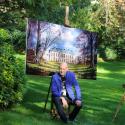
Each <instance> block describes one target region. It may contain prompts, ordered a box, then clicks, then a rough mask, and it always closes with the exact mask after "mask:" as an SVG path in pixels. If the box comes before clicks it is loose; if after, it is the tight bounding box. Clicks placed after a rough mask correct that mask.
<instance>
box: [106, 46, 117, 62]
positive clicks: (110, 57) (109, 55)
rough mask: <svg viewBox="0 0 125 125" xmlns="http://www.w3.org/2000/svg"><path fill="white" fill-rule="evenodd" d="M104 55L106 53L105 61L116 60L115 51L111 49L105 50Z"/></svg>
mask: <svg viewBox="0 0 125 125" xmlns="http://www.w3.org/2000/svg"><path fill="white" fill-rule="evenodd" d="M105 53H106V59H107V60H115V59H117V52H116V50H114V49H111V48H106V50H105Z"/></svg>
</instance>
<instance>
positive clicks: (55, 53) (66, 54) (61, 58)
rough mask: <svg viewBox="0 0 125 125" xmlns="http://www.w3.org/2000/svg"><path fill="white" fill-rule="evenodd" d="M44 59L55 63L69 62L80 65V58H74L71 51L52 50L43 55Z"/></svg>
mask: <svg viewBox="0 0 125 125" xmlns="http://www.w3.org/2000/svg"><path fill="white" fill-rule="evenodd" d="M43 58H44V59H45V60H46V61H55V62H67V63H73V64H77V63H78V56H76V57H75V56H74V55H73V52H72V51H71V50H69V49H67V50H66V49H58V48H54V49H50V50H49V51H46V52H45V54H44V55H43Z"/></svg>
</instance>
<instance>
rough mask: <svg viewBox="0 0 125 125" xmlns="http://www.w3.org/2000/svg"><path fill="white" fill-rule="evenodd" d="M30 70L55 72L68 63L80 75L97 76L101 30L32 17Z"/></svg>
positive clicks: (81, 76) (28, 61)
mask: <svg viewBox="0 0 125 125" xmlns="http://www.w3.org/2000/svg"><path fill="white" fill-rule="evenodd" d="M26 36H27V37H26V41H27V42H26V45H27V48H26V49H27V56H26V73H27V74H33V75H43V76H46V75H52V74H53V73H55V72H58V70H59V69H58V68H59V64H60V63H62V62H66V63H68V67H69V70H71V71H73V72H74V73H76V75H77V77H78V78H87V79H96V63H97V48H96V47H97V33H95V32H90V31H86V30H81V29H77V28H69V27H65V26H63V25H58V24H53V23H49V22H42V21H38V20H32V19H29V20H28V23H27V35H26Z"/></svg>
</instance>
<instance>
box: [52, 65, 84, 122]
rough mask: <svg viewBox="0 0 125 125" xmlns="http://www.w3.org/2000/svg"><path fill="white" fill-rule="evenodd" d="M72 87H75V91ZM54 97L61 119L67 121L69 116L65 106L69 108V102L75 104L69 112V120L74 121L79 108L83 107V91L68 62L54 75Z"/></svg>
mask: <svg viewBox="0 0 125 125" xmlns="http://www.w3.org/2000/svg"><path fill="white" fill-rule="evenodd" d="M72 87H74V88H75V93H76V94H74V92H73V89H72ZM51 91H52V98H53V101H54V103H55V106H56V109H57V111H58V114H59V116H60V118H61V120H62V121H63V122H65V123H67V120H68V118H67V116H66V113H65V112H64V108H68V104H70V103H71V104H73V105H74V106H75V107H74V109H73V111H72V112H71V113H70V114H69V120H70V121H73V120H74V119H75V117H76V116H77V114H78V113H79V110H80V109H81V107H82V102H81V92H80V88H79V85H78V82H77V80H76V78H75V74H74V73H73V72H71V71H68V66H67V63H62V64H61V65H60V72H59V73H56V74H55V75H53V77H52V83H51Z"/></svg>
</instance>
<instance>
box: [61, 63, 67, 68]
mask: <svg viewBox="0 0 125 125" xmlns="http://www.w3.org/2000/svg"><path fill="white" fill-rule="evenodd" d="M62 65H64V66H66V67H67V68H68V64H67V63H66V62H63V63H60V66H62Z"/></svg>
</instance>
